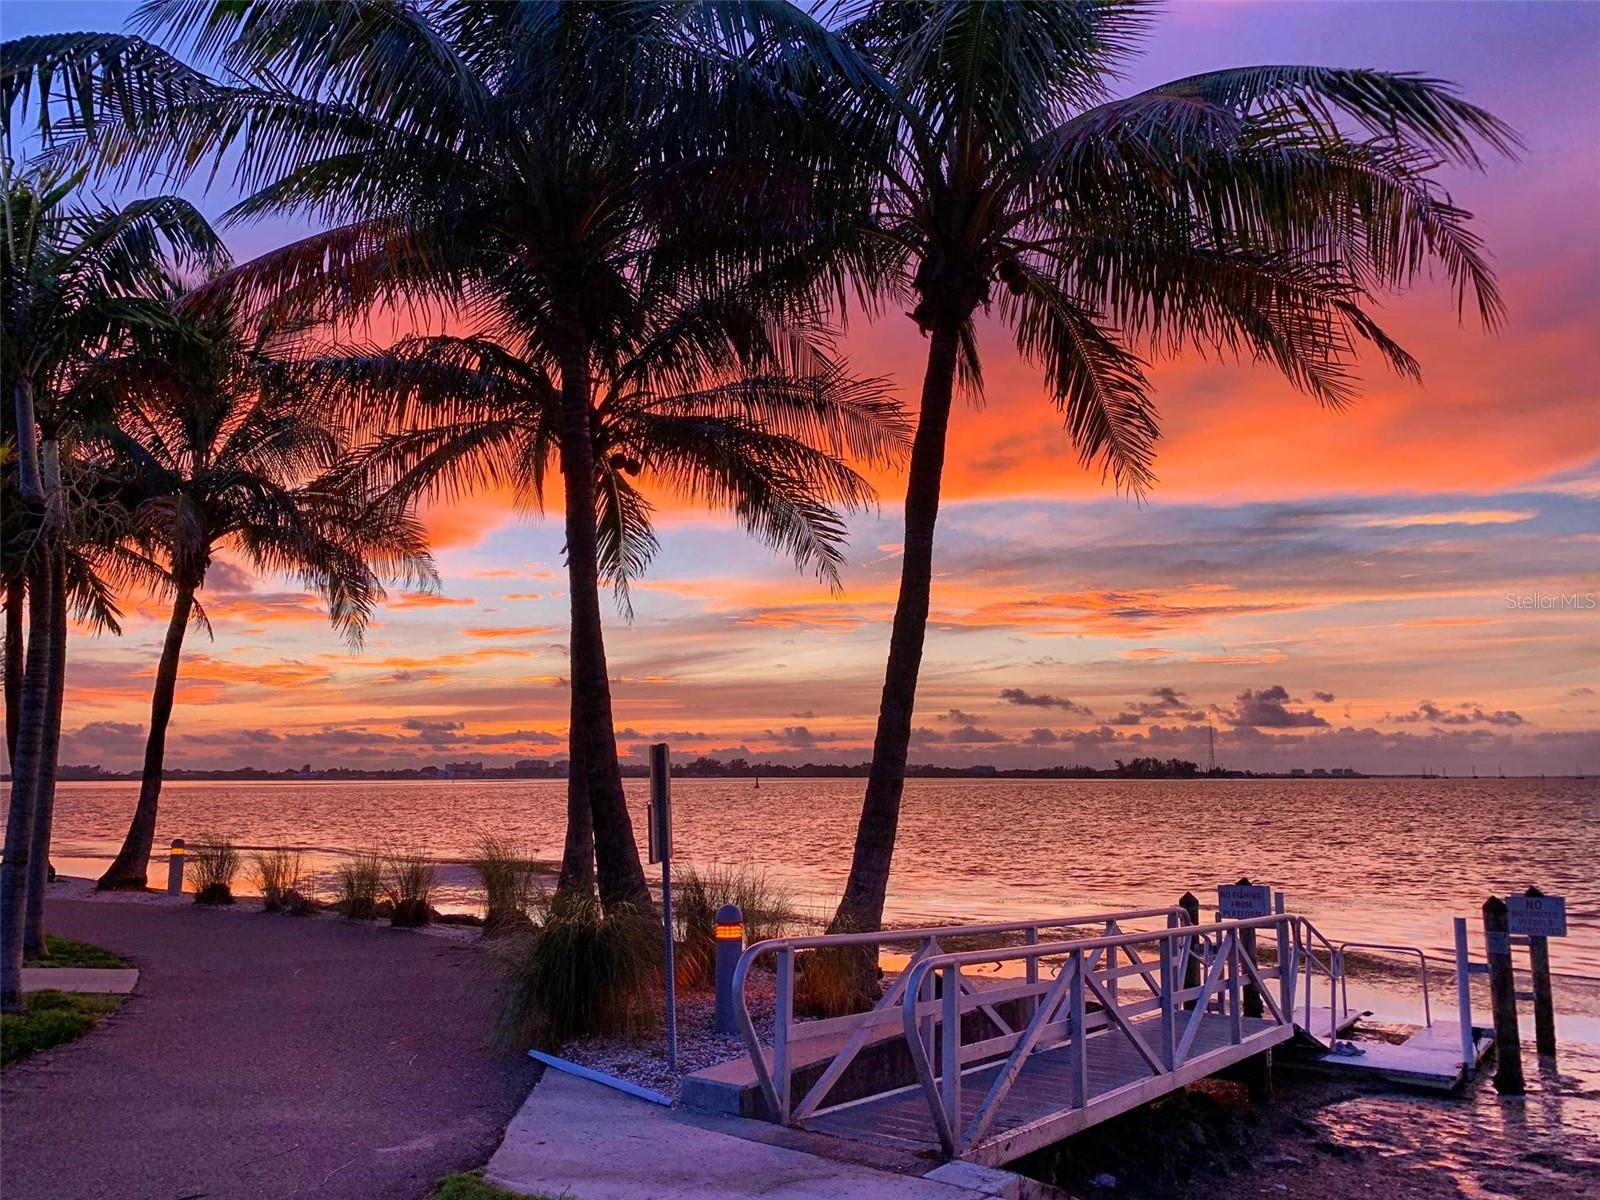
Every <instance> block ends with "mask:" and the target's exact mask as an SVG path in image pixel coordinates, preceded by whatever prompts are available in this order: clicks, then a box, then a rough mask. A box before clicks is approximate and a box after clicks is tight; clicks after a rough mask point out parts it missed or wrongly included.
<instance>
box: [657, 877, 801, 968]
mask: <svg viewBox="0 0 1600 1200" xmlns="http://www.w3.org/2000/svg"><path fill="white" fill-rule="evenodd" d="M724 904H737V905H738V906H739V909H740V911H741V912H743V913H744V928H745V943H746V944H747V945H749V944H753V943H755V942H760V941H765V940H766V939H767V938H773V937H780V936H782V935H783V933H784V932H785V931H787V930H788V929H789V927H790V926H792V925H793V924H794V922H795V919H796V916H797V910H796V908H795V904H794V902H793V901H792V900H791V899H790V898H789V897H788V896H787V895H785V894H784V893H783V892H781V891H780V890H778V889H777V888H776V887H774V886H773V884H772V883H771V882H770V881H769V880H768V879H767V876H766V873H765V872H763V871H759V870H756V869H755V868H753V867H747V866H743V867H741V866H711V867H706V868H704V869H702V868H699V867H690V868H689V869H688V870H686V871H680V872H677V873H676V877H675V878H674V880H673V887H672V918H673V924H674V925H676V926H677V929H676V930H675V931H674V936H676V937H677V939H678V942H679V947H680V948H679V951H678V956H677V963H678V982H679V983H680V984H681V985H682V986H684V987H710V986H712V985H713V984H715V983H716V976H717V943H716V924H717V910H718V909H719V908H721V907H722V906H723V905H724Z"/></svg>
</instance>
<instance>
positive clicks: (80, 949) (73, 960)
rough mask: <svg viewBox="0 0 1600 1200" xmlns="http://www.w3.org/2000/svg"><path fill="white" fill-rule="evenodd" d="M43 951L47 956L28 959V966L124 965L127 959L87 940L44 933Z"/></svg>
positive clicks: (109, 966)
mask: <svg viewBox="0 0 1600 1200" xmlns="http://www.w3.org/2000/svg"><path fill="white" fill-rule="evenodd" d="M44 948H45V952H46V953H47V954H49V956H50V957H49V958H41V959H29V960H28V963H27V965H28V966H30V967H108V968H112V969H116V968H119V967H126V966H127V965H128V960H127V959H125V958H123V957H122V956H121V955H117V954H113V953H111V951H109V950H102V949H101V948H100V947H99V946H91V945H90V944H89V943H88V942H75V941H73V940H72V939H71V938H64V937H57V936H56V935H55V934H53V933H47V934H45V935H44Z"/></svg>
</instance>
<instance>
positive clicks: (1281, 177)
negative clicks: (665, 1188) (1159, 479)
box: [817, 0, 1515, 929]
mask: <svg viewBox="0 0 1600 1200" xmlns="http://www.w3.org/2000/svg"><path fill="white" fill-rule="evenodd" d="M839 11H840V14H841V15H840V22H839V26H838V28H836V29H835V30H834V33H835V34H836V41H837V43H840V44H843V45H845V46H847V47H849V48H851V50H852V51H853V52H854V53H855V54H857V55H859V62H858V64H857V67H856V69H854V70H852V71H851V72H849V75H850V78H849V79H845V78H842V77H837V76H836V77H835V79H834V86H833V87H831V88H830V87H827V86H822V87H819V88H818V89H817V91H818V92H819V94H821V95H824V96H826V97H828V101H829V104H830V109H831V107H832V106H836V105H837V103H838V101H837V95H838V92H839V91H840V90H841V89H844V88H846V87H850V88H852V89H853V92H854V95H855V98H856V102H857V114H856V123H855V128H857V129H859V130H861V131H862V136H861V137H860V139H859V141H858V142H857V143H856V144H857V146H858V147H859V148H860V149H861V150H862V151H863V152H866V153H869V154H873V155H876V156H877V157H876V161H875V162H873V164H872V166H873V169H874V170H875V171H876V173H877V186H876V188H875V190H874V191H875V196H876V197H877V199H876V202H875V203H874V205H873V208H872V212H871V213H870V216H869V219H868V221H867V222H866V225H865V229H864V231H863V232H864V234H865V235H866V236H868V237H870V238H872V239H874V240H875V241H876V243H877V245H878V254H879V261H884V260H887V261H888V262H889V263H890V264H891V269H890V271H889V272H888V274H887V276H886V277H885V278H883V279H882V280H880V281H879V283H880V285H881V287H882V288H883V289H884V290H885V291H887V292H889V293H890V294H893V295H904V296H907V297H909V299H910V301H911V304H912V308H911V316H912V317H913V319H914V320H915V321H916V322H917V324H918V326H919V327H920V328H921V330H922V332H923V333H924V335H925V336H926V338H927V342H928V350H927V361H926V364H925V369H924V375H923V384H922V395H921V405H920V410H919V413H918V417H917V426H916V435H915V440H914V444H913V449H912V453H911V460H910V468H909V479H908V483H907V490H906V505H905V536H904V547H905V549H904V554H903V556H902V563H901V582H900V593H899V600H898V603H897V606H896V609H895V616H894V624H893V629H892V632H891V635H890V644H889V655H888V663H887V667H886V670H885V675H884V686H883V694H882V700H881V705H880V709H879V714H878V724H877V733H876V738H875V741H874V745H873V758H872V766H871V773H870V775H869V778H868V782H867V789H866V796H865V801H864V805H863V810H862V814H861V821H860V825H859V828H858V831H857V837H856V843H855V851H854V856H853V860H852V863H851V869H850V875H849V879H848V882H847V884H846V888H845V892H844V896H843V898H842V900H841V902H840V906H839V910H838V914H837V918H836V924H837V926H838V927H841V928H848V929H873V928H877V927H878V926H879V924H880V922H881V919H882V915H883V905H884V898H885V895H886V893H887V887H888V880H889V870H890V864H891V861H892V857H893V851H894V843H895V834H896V829H897V827H898V822H899V812H900V803H901V795H902V790H903V786H904V780H905V767H906V755H907V750H908V747H909V745H910V738H911V729H912V710H913V706H914V703H915V697H916V687H917V677H918V672H919V668H920V664H921V660H922V653H923V645H924V641H925V637H926V632H927V624H928V608H929V596H930V589H931V583H932V578H933V545H934V528H935V524H936V520H937V517H938V512H939V493H940V483H941V480H942V476H943V470H944V463H945V457H946V448H947V441H948V434H949V428H950V421H951V410H952V404H953V400H954V398H955V396H956V394H957V393H958V391H960V390H962V389H963V388H964V389H966V390H967V391H969V392H974V393H976V392H980V391H981V388H982V362H981V353H980V342H979V330H980V325H979V318H980V317H982V316H990V317H993V318H995V321H996V324H997V325H998V326H999V328H1000V329H1002V330H1004V331H1005V333H1006V334H1008V335H1009V339H1010V341H1011V342H1012V344H1013V346H1014V348H1015V350H1016V352H1017V353H1018V354H1019V355H1020V356H1021V357H1022V358H1023V359H1024V361H1026V362H1028V363H1030V364H1032V365H1033V366H1035V367H1036V368H1037V369H1038V370H1039V371H1040V373H1041V374H1042V376H1043V379H1044V383H1045V386H1046V389H1047V390H1046V398H1047V400H1048V402H1049V403H1050V404H1052V405H1053V406H1054V407H1055V408H1056V409H1057V410H1058V411H1059V412H1060V413H1061V414H1062V417H1063V420H1064V422H1065V425H1066V428H1067V430H1068V432H1069V433H1070V434H1071V437H1072V440H1073V443H1074V445H1075V447H1076V449H1077V452H1078V455H1079V457H1080V459H1081V461H1082V462H1083V464H1084V465H1085V466H1092V467H1097V468H1098V469H1100V470H1101V471H1102V472H1103V473H1104V474H1105V475H1108V476H1109V477H1110V478H1111V479H1112V480H1113V481H1114V482H1115V483H1116V484H1117V485H1118V486H1120V487H1122V488H1124V489H1126V490H1127V491H1129V492H1131V493H1133V494H1135V495H1138V494H1142V493H1143V492H1144V491H1145V490H1146V489H1147V488H1148V487H1149V486H1150V485H1151V484H1152V483H1153V481H1154V475H1153V469H1152V461H1153V452H1154V447H1155V443H1156V440H1157V437H1158V435H1159V425H1158V422H1157V417H1156V410H1155V405H1154V403H1153V397H1152V389H1151V385H1150V381H1149V378H1148V376H1147V374H1146V367H1147V363H1148V361H1149V360H1150V359H1151V358H1152V357H1155V356H1161V355H1168V354H1175V353H1179V352H1182V351H1184V350H1187V349H1195V350H1198V351H1200V352H1202V353H1211V352H1221V353H1223V354H1231V355H1234V356H1237V357H1241V358H1244V359H1248V360H1252V361H1256V362H1260V363H1266V364H1270V365H1272V366H1274V367H1276V368H1277V369H1279V370H1280V371H1281V372H1282V373H1283V374H1284V375H1285V376H1286V377H1287V378H1288V379H1289V380H1290V382H1291V383H1293V384H1294V385H1295V386H1296V387H1297V388H1300V389H1301V390H1303V391H1306V392H1308V393H1310V394H1311V396H1313V397H1314V398H1315V399H1316V400H1318V401H1320V402H1322V403H1324V404H1326V405H1329V406H1332V407H1340V406H1342V405H1344V404H1346V403H1348V402H1350V401H1351V400H1353V399H1354V398H1355V396H1356V395H1357V392H1358V383H1357V381H1356V379H1355V377H1354V375H1353V368H1354V366H1355V364H1356V360H1357V358H1358V355H1359V353H1360V352H1361V351H1362V350H1363V349H1366V350H1370V351H1372V352H1374V353H1376V355H1377V356H1378V357H1379V358H1380V359H1382V360H1384V361H1385V362H1387V364H1388V365H1389V366H1390V367H1392V368H1394V369H1396V370H1398V371H1399V372H1401V373H1402V374H1405V375H1412V376H1414V375H1416V374H1417V364H1416V363H1415V362H1414V361H1413V360H1412V359H1411V357H1410V356H1409V355H1407V354H1406V352H1405V351H1404V350H1403V349H1402V348H1401V347H1400V346H1398V345H1397V344H1396V343H1395V342H1394V341H1393V340H1391V339H1390V338H1389V336H1388V335H1387V334H1385V332H1384V331H1383V329H1382V328H1381V327H1380V326H1379V324H1378V323H1377V321H1376V320H1375V319H1374V318H1373V316H1372V310H1373V308H1374V307H1375V305H1376V303H1377V302H1378V301H1379V300H1380V299H1382V298H1383V297H1384V296H1385V295H1386V294H1388V293H1390V292H1393V291H1395V290H1398V289H1401V288H1403V287H1405V286H1406V285H1408V284H1410V283H1412V282H1413V281H1415V280H1416V279H1417V278H1418V277H1419V275H1421V274H1422V273H1423V272H1424V271H1426V270H1427V269H1428V268H1429V267H1430V266H1438V267H1440V268H1442V271H1443V273H1444V274H1445V275H1446V276H1447V277H1448V279H1449V281H1450V283H1451V284H1452V285H1453V287H1454V289H1455V291H1456V293H1457V296H1458V298H1459V300H1460V303H1461V304H1462V305H1466V304H1469V303H1470V304H1472V305H1473V306H1475V307H1476V309H1477V310H1478V312H1479V313H1480V314H1481V316H1482V317H1483V319H1484V321H1485V322H1486V323H1487V324H1489V325H1491V326H1492V325H1494V324H1495V323H1496V322H1497V321H1498V319H1499V317H1500V312H1501V304H1500V298H1499V294H1498V293H1497V291H1496V289H1495V284H1494V279H1493V275H1492V274H1491V272H1490V270H1489V268H1488V266H1487V264H1486V262H1485V259H1484V255H1483V253H1482V249H1481V246H1480V242H1479V239H1478V237H1477V235H1476V234H1475V233H1474V232H1473V231H1472V229H1471V227H1470V223H1469V214H1468V213H1466V212H1465V211H1463V210H1462V209H1460V208H1458V207H1456V206H1455V205H1453V204H1452V203H1451V201H1450V199H1449V197H1448V196H1447V195H1446V194H1445V193H1444V192H1443V190H1442V188H1441V187H1440V185H1439V183H1438V181H1437V179H1436V169H1437V168H1439V167H1441V166H1444V165H1447V164H1448V165H1466V166H1473V167H1476V166H1479V165H1481V164H1480V158H1479V154H1480V148H1487V149H1489V150H1493V151H1497V152H1509V151H1510V150H1511V149H1512V148H1513V146H1514V144H1515V137H1514V135H1513V134H1512V133H1511V131H1510V130H1509V129H1508V128H1507V127H1506V126H1505V125H1503V124H1502V123H1501V122H1500V121H1498V120H1497V119H1495V118H1494V117H1493V116H1491V115H1490V114H1489V113H1487V112H1486V111H1484V110H1483V109H1481V108H1479V107H1477V106H1475V105H1472V104H1469V103H1467V102H1466V101H1465V100H1463V99H1461V98H1460V97H1459V96H1458V95H1457V94H1456V93H1455V91H1454V90H1453V89H1452V88H1451V87H1450V85H1448V84H1446V83H1443V82H1441V81H1439V80H1436V79H1429V78H1425V77H1422V76H1417V75H1407V74H1394V73H1389V72H1382V71H1369V70H1344V69H1336V68H1327V67H1301V66H1257V67H1245V68H1240V69H1236V70H1223V71H1212V72H1207V73H1205V74H1201V75H1195V76H1192V77H1189V78H1186V79H1179V80H1176V81H1173V82H1171V83H1167V84H1163V85H1162V86H1160V87H1155V88H1151V89H1149V90H1147V91H1143V92H1139V93H1135V94H1132V95H1123V96H1118V95H1116V94H1115V93H1114V85H1115V83H1116V80H1117V78H1118V72H1119V70H1120V68H1121V67H1122V65H1123V64H1124V63H1125V62H1126V61H1128V59H1129V58H1130V57H1131V56H1132V55H1133V54H1134V53H1135V52H1136V50H1137V49H1138V47H1139V44H1140V41H1141V39H1142V37H1143V35H1144V34H1145V32H1146V31H1147V29H1148V27H1149V24H1150V21H1151V19H1152V17H1153V16H1154V13H1155V11H1156V6H1155V5H1153V4H1149V3H1143V2H1136V0H1129V2H1116V0H1113V2H1105V3H1060V4H1039V3H1028V2H1023V0H1014V2H1013V0H988V2H986V3H981V4H976V3H967V2H966V0H933V2H925V0H917V2H916V3H904V2H898V0H887V2H884V0H873V2H870V3H865V2H864V3H859V4H849V5H845V6H842V8H841V10H839ZM835 70H836V68H835V66H834V59H832V58H828V59H822V60H819V65H818V76H819V77H821V78H827V77H828V75H829V73H830V72H834V71H835Z"/></svg>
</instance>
